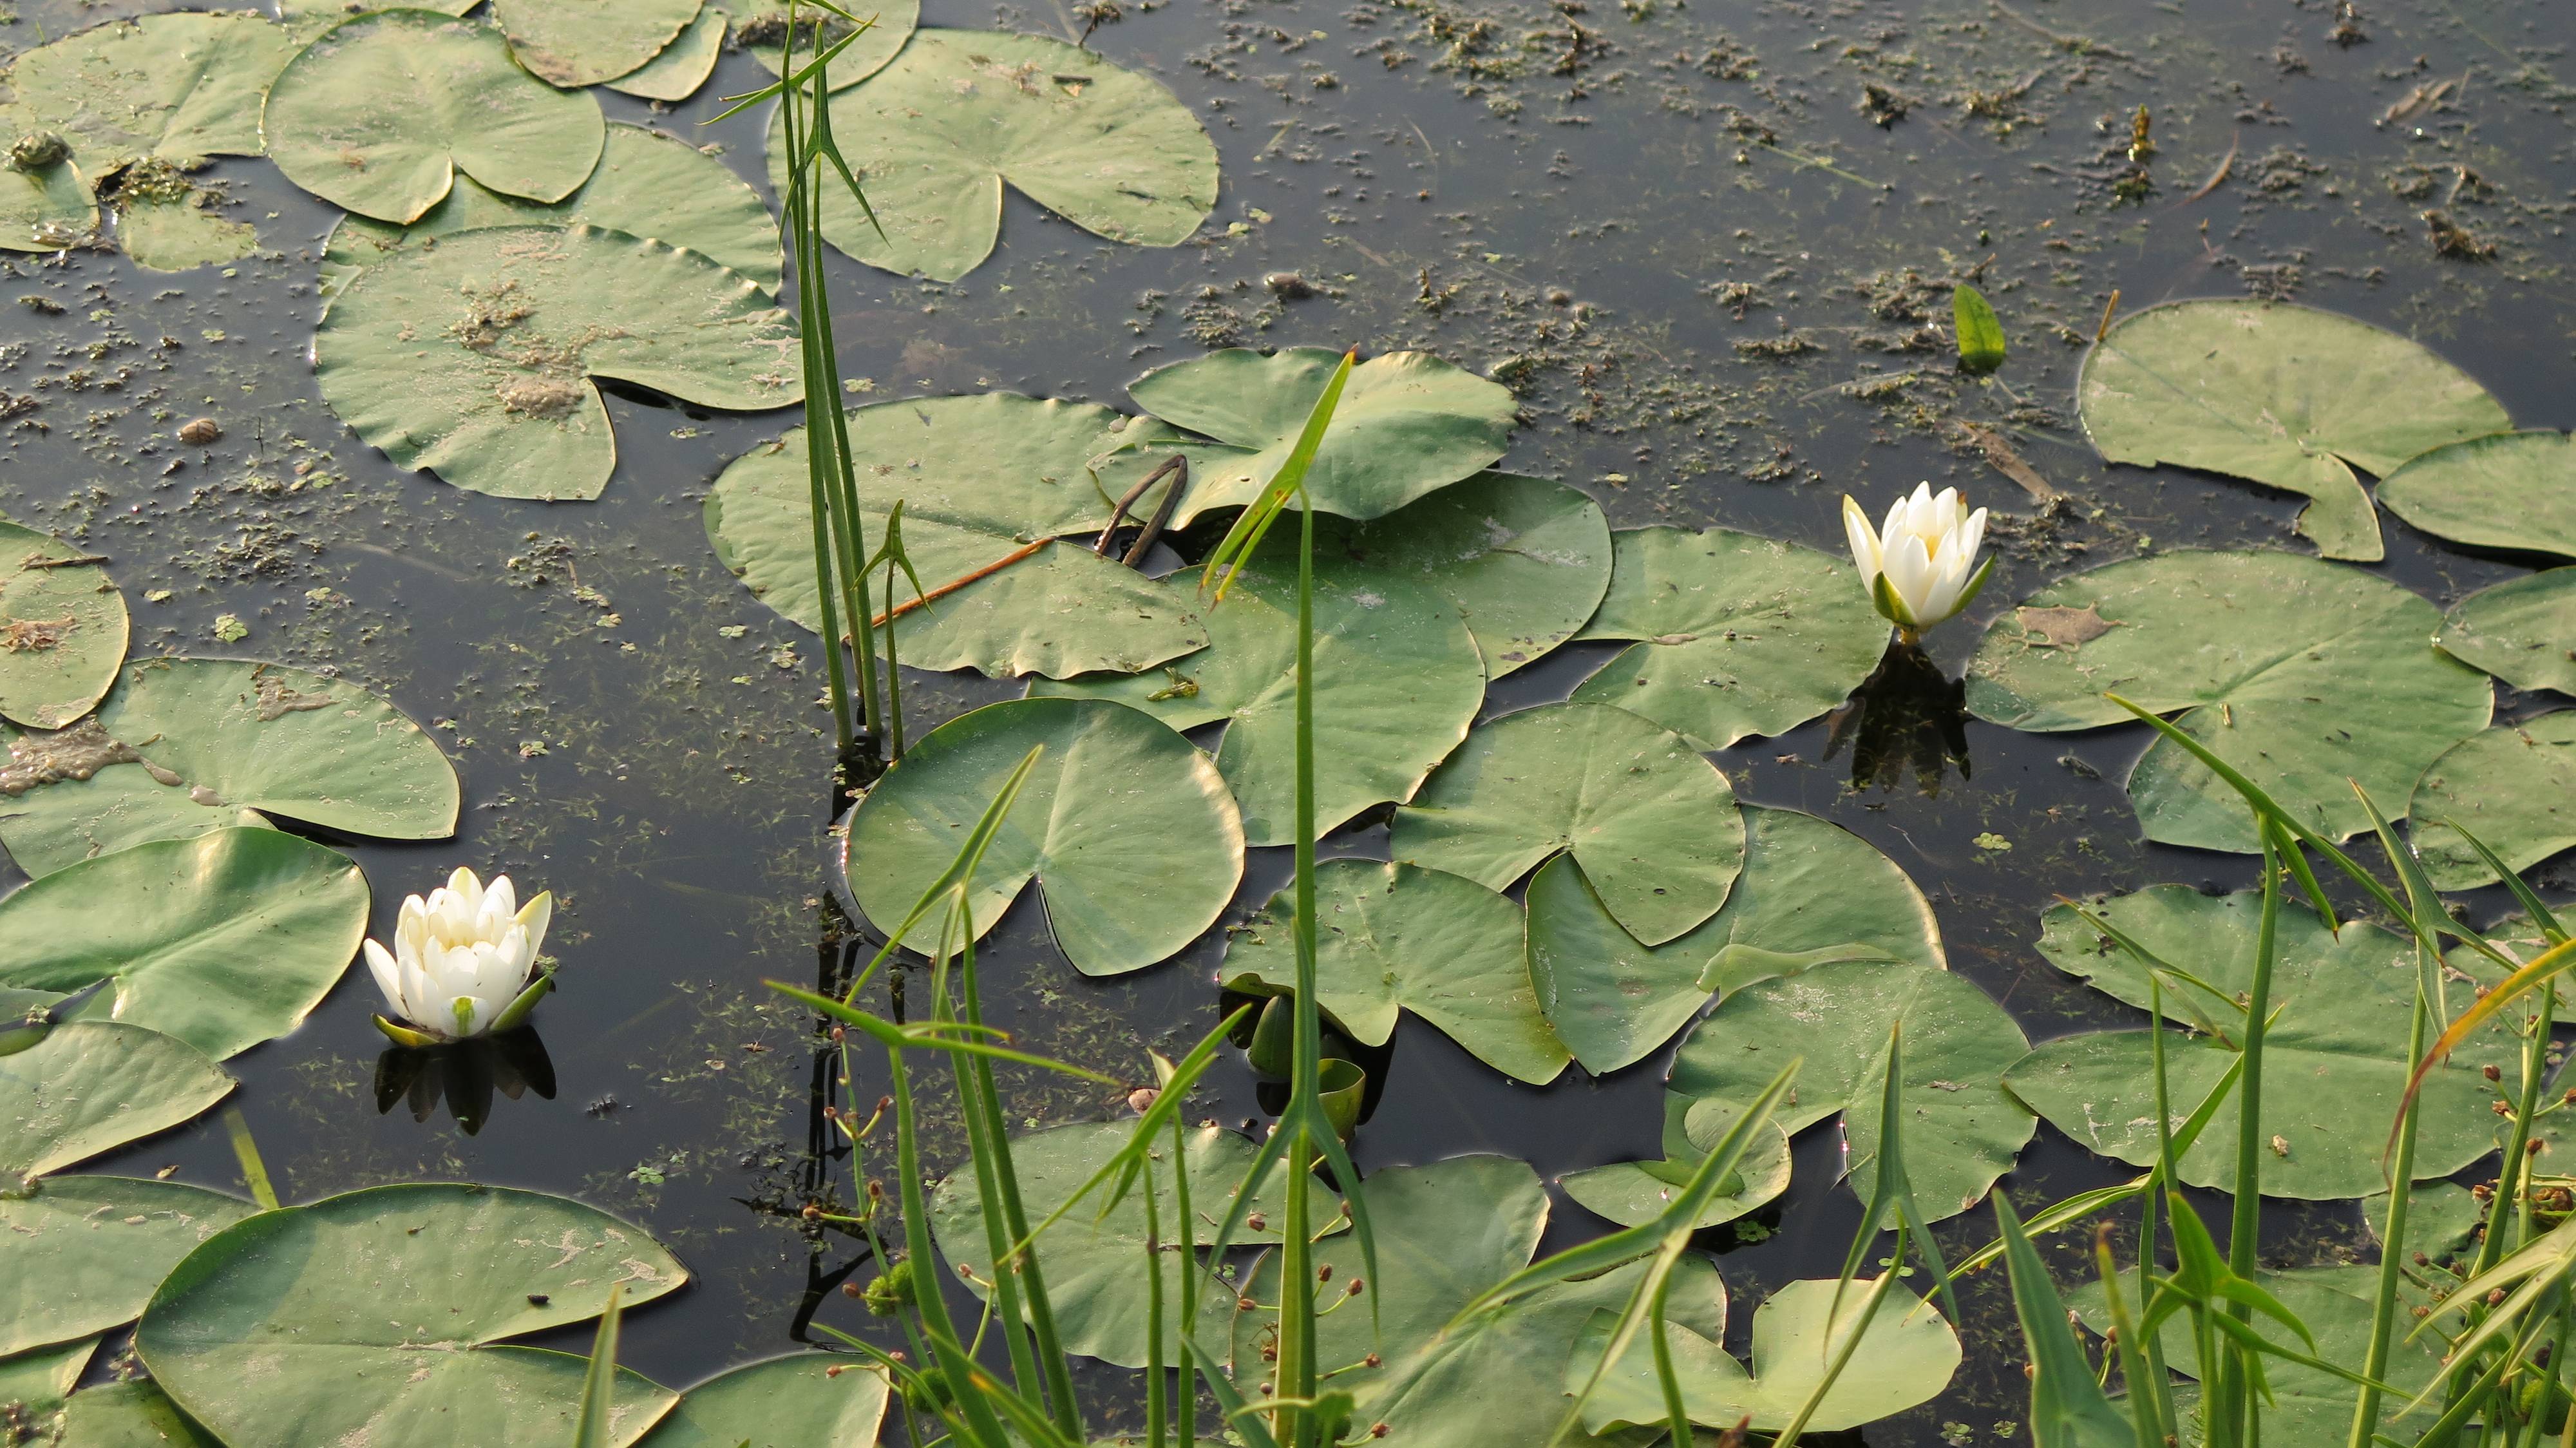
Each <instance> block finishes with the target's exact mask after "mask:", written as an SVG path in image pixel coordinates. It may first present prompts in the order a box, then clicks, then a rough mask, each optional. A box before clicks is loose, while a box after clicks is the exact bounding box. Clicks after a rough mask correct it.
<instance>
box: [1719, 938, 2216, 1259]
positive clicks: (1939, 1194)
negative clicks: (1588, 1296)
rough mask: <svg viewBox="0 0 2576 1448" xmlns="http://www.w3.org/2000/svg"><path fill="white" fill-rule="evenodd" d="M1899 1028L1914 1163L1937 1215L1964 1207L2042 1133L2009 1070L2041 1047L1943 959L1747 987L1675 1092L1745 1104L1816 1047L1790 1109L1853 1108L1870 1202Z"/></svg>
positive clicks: (1797, 1121)
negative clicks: (2013, 1089)
mask: <svg viewBox="0 0 2576 1448" xmlns="http://www.w3.org/2000/svg"><path fill="white" fill-rule="evenodd" d="M1891 1026H1902V1027H1903V1030H1904V1042H1905V1074H1904V1077H1903V1079H1901V1080H1900V1081H1899V1082H1898V1083H1897V1099H1898V1101H1899V1102H1900V1103H1902V1104H1903V1105H1904V1106H1905V1108H1906V1109H1907V1111H1908V1113H1909V1114H1908V1116H1907V1117H1906V1121H1905V1164H1906V1173H1907V1175H1908V1176H1910V1177H1911V1178H1912V1179H1913V1182H1914V1192H1915V1197H1916V1200H1917V1201H1918V1202H1919V1203H1920V1204H1921V1206H1922V1208H1923V1211H1924V1214H1925V1215H1926V1216H1927V1217H1930V1218H1931V1219H1932V1220H1934V1221H1939V1220H1941V1219H1942V1218H1944V1217H1951V1216H1956V1215H1957V1214H1959V1213H1961V1212H1964V1211H1966V1210H1968V1209H1969V1208H1970V1207H1973V1206H1975V1205H1976V1204H1977V1202H1978V1201H1979V1200H1980V1199H1981V1198H1983V1197H1984V1196H1985V1194H1986V1189H1987V1188H1988V1187H1991V1186H1993V1185H1994V1183H1995V1178H1997V1177H1999V1176H2001V1175H2003V1174H2004V1173H2005V1172H2007V1171H2010V1170H2012V1164H2013V1158H2014V1156H2016V1155H2017V1154H2019V1153H2020V1151H2021V1149H2022V1146H2023V1144H2024V1143H2026V1142H2028V1141H2029V1140H2030V1138H2031V1133H2032V1132H2034V1131H2036V1130H2037V1129H2038V1123H2037V1122H2035V1121H2033V1120H2032V1119H2031V1115H2030V1112H2029V1111H2028V1110H2027V1109H2025V1108H2024V1107H2023V1106H2022V1104H2021V1103H2020V1102H2019V1101H2016V1100H2014V1099H2013V1097H2012V1096H2010V1095H2009V1094H2007V1093H2006V1092H2005V1090H2004V1071H2005V1069H2006V1068H2007V1067H2010V1066H2011V1065H2012V1064H2013V1063H2014V1062H2016V1061H2019V1060H2021V1059H2022V1056H2023V1054H2024V1053H2025V1052H2026V1051H2028V1050H2029V1043H2028V1041H2026V1040H2025V1039H2024V1038H2023V1036H2022V1033H2021V1027H2020V1026H2018V1025H2015V1024H2014V1023H2013V1018H2012V1017H2011V1016H2009V1015H2006V1014H2005V1013H2004V1009H2003V1007H2001V1006H1999V1005H1996V1004H1995V1003H1994V1001H1993V1000H1992V999H1991V998H1990V997H1988V996H1987V994H1986V993H1985V992H1984V991H1982V990H1979V989H1978V988H1977V987H1976V984H1975V983H1974V982H1972V981H1969V980H1966V979H1963V978H1962V977H1959V976H1956V975H1953V974H1951V973H1950V972H1949V971H1946V970H1940V969H1936V968H1934V967H1931V966H1923V965H1891V964H1886V963H1883V962H1877V961H1844V962H1839V963H1835V964H1829V965H1819V966H1814V967H1811V968H1809V969H1807V970H1805V971H1803V972H1801V973H1799V974H1797V975H1794V976H1790V977H1787V978H1786V979H1780V980H1771V981H1766V982H1764V983H1762V984H1760V985H1755V986H1750V987H1748V988H1746V989H1744V990H1740V991H1736V992H1734V993H1733V994H1730V995H1727V996H1725V997H1724V998H1722V999H1720V1000H1719V1001H1718V1003H1717V1009H1716V1010H1715V1011H1713V1012H1711V1013H1710V1015H1709V1016H1708V1018H1707V1019H1706V1020H1703V1021H1701V1022H1700V1023H1699V1024H1698V1025H1697V1026H1695V1027H1693V1028H1692V1029H1691V1033H1690V1035H1689V1036H1687V1037H1685V1038H1684V1039H1683V1041H1682V1048H1681V1052H1680V1054H1679V1055H1677V1056H1676V1057H1675V1058H1674V1059H1673V1071H1672V1077H1671V1085H1672V1089H1674V1090H1675V1091H1679V1092H1682V1093H1683V1094H1685V1095H1689V1096H1694V1097H1698V1098H1700V1099H1702V1100H1714V1101H1723V1102H1726V1103H1728V1104H1729V1105H1730V1106H1735V1107H1740V1106H1741V1104H1742V1103H1744V1102H1747V1101H1750V1100H1752V1099H1753V1098H1754V1097H1755V1096H1757V1095H1759V1094H1760V1093H1761V1091H1762V1088H1763V1087H1764V1086H1766V1085H1768V1084H1769V1083H1770V1080H1771V1078H1772V1077H1773V1076H1776V1075H1778V1074H1779V1071H1780V1068H1781V1067H1782V1066H1785V1065H1787V1064H1788V1063H1789V1062H1790V1061H1791V1060H1793V1059H1797V1058H1801V1057H1803V1058H1804V1059H1805V1061H1806V1065H1805V1066H1804V1067H1803V1068H1802V1069H1801V1070H1800V1071H1799V1072H1798V1093H1797V1099H1796V1100H1795V1102H1794V1103H1793V1104H1791V1105H1789V1106H1786V1107H1784V1108H1783V1109H1782V1110H1781V1112H1780V1113H1779V1114H1778V1116H1777V1118H1776V1119H1777V1120H1778V1121H1779V1122H1780V1125H1781V1126H1782V1128H1783V1129H1785V1130H1788V1131H1790V1132H1798V1131H1803V1130H1805V1129H1806V1128H1807V1127H1809V1126H1811V1125H1813V1124H1815V1123H1816V1122H1819V1121H1822V1120H1824V1119H1825V1118H1826V1117H1828V1116H1832V1115H1834V1114H1835V1113H1836V1112H1840V1113H1841V1114H1842V1118H1843V1135H1844V1137H1845V1138H1846V1139H1848V1141H1849V1142H1850V1149H1849V1157H1848V1160H1849V1162H1850V1171H1851V1177H1852V1190H1853V1191H1855V1192H1857V1193H1858V1194H1859V1195H1860V1196H1861V1197H1862V1198H1863V1199H1864V1200H1866V1199H1867V1198H1868V1196H1869V1194H1870V1192H1871V1191H1872V1190H1873V1188H1874V1186H1875V1184H1876V1182H1877V1180H1878V1141H1879V1129H1880V1127H1879V1108H1880V1102H1881V1090H1880V1088H1881V1085H1882V1083H1883V1081H1884V1080H1885V1078H1886V1074H1887V1047H1888V1031H1889V1028H1890V1027H1891ZM2195 1099H2196V1098H2195Z"/></svg>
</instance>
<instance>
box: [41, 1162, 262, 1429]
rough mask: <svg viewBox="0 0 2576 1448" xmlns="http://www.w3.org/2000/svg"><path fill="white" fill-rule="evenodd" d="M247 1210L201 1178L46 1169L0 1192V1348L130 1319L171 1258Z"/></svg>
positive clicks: (80, 1335) (55, 1341) (93, 1331)
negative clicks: (1, 1266) (5, 1274)
mask: <svg viewBox="0 0 2576 1448" xmlns="http://www.w3.org/2000/svg"><path fill="white" fill-rule="evenodd" d="M257 1210H259V1209H258V1208H256V1207H254V1206H252V1205H251V1204H250V1203H248V1202H245V1201H242V1200H240V1199H239V1198H235V1197H228V1196H225V1195H224V1194H223V1193H221V1192H210V1191H207V1190H206V1189H205V1188H203V1187H192V1186H187V1185H185V1184H183V1183H180V1182H163V1181H149V1180H136V1179H132V1178H127V1177H102V1176H58V1177H49V1178H47V1179H46V1180H45V1181H44V1182H43V1183H42V1184H41V1185H40V1186H39V1187H38V1188H37V1189H36V1191H35V1192H34V1193H32V1194H30V1195H28V1196H25V1197H15V1198H12V1197H5V1196H0V1243H6V1244H7V1246H6V1248H5V1254H6V1255H7V1257H8V1258H9V1260H10V1262H11V1264H12V1265H11V1268H10V1273H9V1275H10V1279H11V1280H12V1281H14V1282H16V1283H18V1284H19V1287H20V1290H19V1291H17V1292H13V1293H11V1294H10V1299H9V1301H8V1302H7V1303H5V1304H0V1355H13V1354H17V1353H22V1352H29V1351H32V1350H34V1349H36V1348H39V1347H45V1346H48V1345H59V1344H63V1343H67V1342H71V1341H73V1340H74V1339H87V1338H93V1337H96V1336H97V1335H98V1334H100V1333H102V1332H105V1331H107V1330H108V1329H110V1328H114V1327H121V1326H123V1325H125V1324H126V1323H129V1322H132V1321H133V1320H134V1319H135V1318H136V1317H138V1316H141V1315H142V1312H143V1304H144V1303H145V1302H147V1301H149V1300H150V1299H151V1297H152V1289H153V1288H154V1287H157V1286H159V1285H160V1282H161V1279H162V1278H163V1277H165V1276H168V1275H169V1272H170V1269H171V1268H173V1267H176V1266H178V1265H179V1259H180V1258H182V1257H185V1256H187V1255H188V1254H189V1253H190V1252H192V1251H194V1250H195V1249H196V1247H197V1244H198V1243H200V1242H203V1241H205V1240H206V1239H207V1238H208V1237H211V1236H213V1235H214V1234H216V1233H217V1232H220V1231H222V1230H223V1229H224V1228H226V1227H229V1226H231V1225H232V1224H233V1223H235V1222H238V1221H240V1220H241V1219H242V1218H244V1217H247V1216H249V1215H250V1214H251V1213H253V1212H255V1211H257ZM5 1396H6V1394H5V1393H0V1397H5Z"/></svg>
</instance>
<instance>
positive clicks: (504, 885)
mask: <svg viewBox="0 0 2576 1448" xmlns="http://www.w3.org/2000/svg"><path fill="white" fill-rule="evenodd" d="M495 900H498V901H500V902H501V916H502V918H503V919H505V920H506V919H508V918H509V917H510V916H513V915H516V914H518V913H519V887H518V886H516V885H513V884H511V883H510V877H509V876H507V875H495V876H493V877H492V883H491V884H489V885H486V886H484V887H483V905H484V908H485V909H490V908H491V905H492V902H493V901H495Z"/></svg>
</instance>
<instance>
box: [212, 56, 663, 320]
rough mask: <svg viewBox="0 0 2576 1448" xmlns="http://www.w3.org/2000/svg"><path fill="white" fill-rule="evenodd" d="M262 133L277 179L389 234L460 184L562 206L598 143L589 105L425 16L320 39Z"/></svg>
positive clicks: (273, 93) (283, 76)
mask: <svg viewBox="0 0 2576 1448" xmlns="http://www.w3.org/2000/svg"><path fill="white" fill-rule="evenodd" d="M260 124H261V130H262V131H263V133H264V134H265V135H266V136H267V138H268V151H269V155H270V156H271V157H272V158H274V159H275V160H276V162H277V166H278V169H279V170H281V171H284V172H285V173H286V179H288V180H290V181H292V182H294V183H295V184H296V185H298V186H301V187H303V188H304V189H305V190H307V191H310V192H312V193H313V194H314V195H316V196H319V197H321V198H322V199H323V200H325V201H328V202H330V203H332V204H333V205H335V206H338V207H340V208H341V209H342V210H345V211H354V212H357V213H358V214H359V215H361V216H372V217H375V218H376V219H377V220H380V221H391V222H396V223H402V222H410V221H415V220H418V219H419V217H420V216H421V214H422V213H424V212H426V211H428V210H429V208H431V207H432V206H435V205H437V204H438V202H439V199H440V198H441V197H443V196H445V195H446V194H447V191H448V187H449V185H450V184H451V183H452V182H453V180H454V179H455V177H456V176H458V175H460V174H462V175H466V176H471V177H473V178H474V179H475V180H477V181H480V182H482V183H483V184H484V185H486V186H489V187H491V188H492V189H493V190H495V191H498V192H501V193H503V194H504V195H509V196H524V197H526V198H528V199H529V200H531V201H561V200H562V199H563V198H565V197H566V196H569V195H571V194H572V193H573V191H574V190H575V188H577V187H579V186H580V185H581V183H582V182H583V181H585V180H587V179H589V177H590V171H591V167H592V166H594V165H596V164H597V163H598V161H599V148H600V145H601V142H602V141H603V140H604V139H605V137H604V134H603V126H604V123H603V122H602V121H601V119H600V114H599V102H597V101H596V100H593V99H592V98H591V97H590V96H588V95H587V94H585V93H583V92H580V91H560V90H557V89H555V88H554V87H553V86H550V85H547V84H546V83H545V82H544V81H541V80H539V79H537V78H536V77H535V76H533V75H530V74H529V73H528V72H526V71H524V70H521V69H520V68H519V65H518V63H517V62H516V61H514V60H513V59H511V57H510V47H509V45H508V44H507V43H506V42H505V41H503V40H502V38H501V32H500V31H499V30H497V29H494V28H492V27H491V26H488V25H483V24H480V23H477V22H475V21H470V20H451V19H449V18H447V17H446V16H443V15H438V14H435V13H433V12H430V11H426V10H385V11H377V12H372V13H369V14H364V15H360V16H357V17H356V18H354V19H351V20H348V21H346V22H344V23H342V24H340V25H337V26H334V27H332V28H331V29H329V30H326V31H324V32H323V33H322V34H321V35H320V36H319V37H318V38H317V39H315V40H314V41H313V43H312V44H310V45H308V46H306V47H305V48H304V49H303V50H302V51H301V52H299V53H298V54H297V55H296V56H295V58H294V59H293V60H290V61H288V62H287V64H286V68H285V70H284V71H282V72H280V73H279V75H278V77H277V81H276V83H275V84H274V85H272V86H271V87H270V88H269V92H268V105H267V109H266V111H265V112H264V113H263V115H262V118H261V123H260ZM594 285H595V286H597V287H601V288H604V289H607V290H612V291H615V290H623V289H624V287H625V286H627V285H631V281H630V282H626V283H597V284H594ZM672 300H675V299H665V301H666V303H668V302H669V301H672Z"/></svg>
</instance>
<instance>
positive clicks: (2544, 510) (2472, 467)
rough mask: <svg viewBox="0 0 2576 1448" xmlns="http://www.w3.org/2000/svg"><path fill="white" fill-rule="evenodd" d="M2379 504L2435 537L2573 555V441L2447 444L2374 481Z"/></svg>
mask: <svg viewBox="0 0 2576 1448" xmlns="http://www.w3.org/2000/svg"><path fill="white" fill-rule="evenodd" d="M2379 501H2380V502H2382V503H2384V504H2386V505H2387V507H2388V510H2389V511H2390V512H2392V513H2395V514H2396V515H2397V516H2398V517H2400V518H2403V519H2405V520H2406V521H2407V522H2409V523H2412V524H2414V525H2415V526H2416V527H2418V528H2421V529H2423V530H2424V531H2425V532H2427V533H2430V534H2432V535H2433V536H2434V537H2436V538H2448V539H2450V540H2451V541H2452V542H2454V543H2467V544H2470V545H2472V546H2474V547H2479V548H2507V549H2511V550H2513V551H2515V552H2517V553H2555V554H2557V555H2558V556H2559V557H2562V558H2576V436H2571V435H2569V434H2567V433H2562V432H2545V431H2544V432H2499V433H2495V434H2493V435H2492V436H2488V437H2473V438H2470V439H2468V440H2467V441H2465V442H2455V443H2449V444H2447V445H2445V446H2442V447H2437V448H2434V449H2432V450H2431V451H2429V452H2425V453H2422V454H2419V455H2417V456H2415V457H2413V458H2410V459H2408V460H2407V463H2406V465H2405V466H2404V467H2401V468H2399V469H2398V470H2397V471H2395V472H2393V473H2390V474H2389V475H2388V476H2387V477H2385V478H2383V479H2381V480H2380V484H2379Z"/></svg>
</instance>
